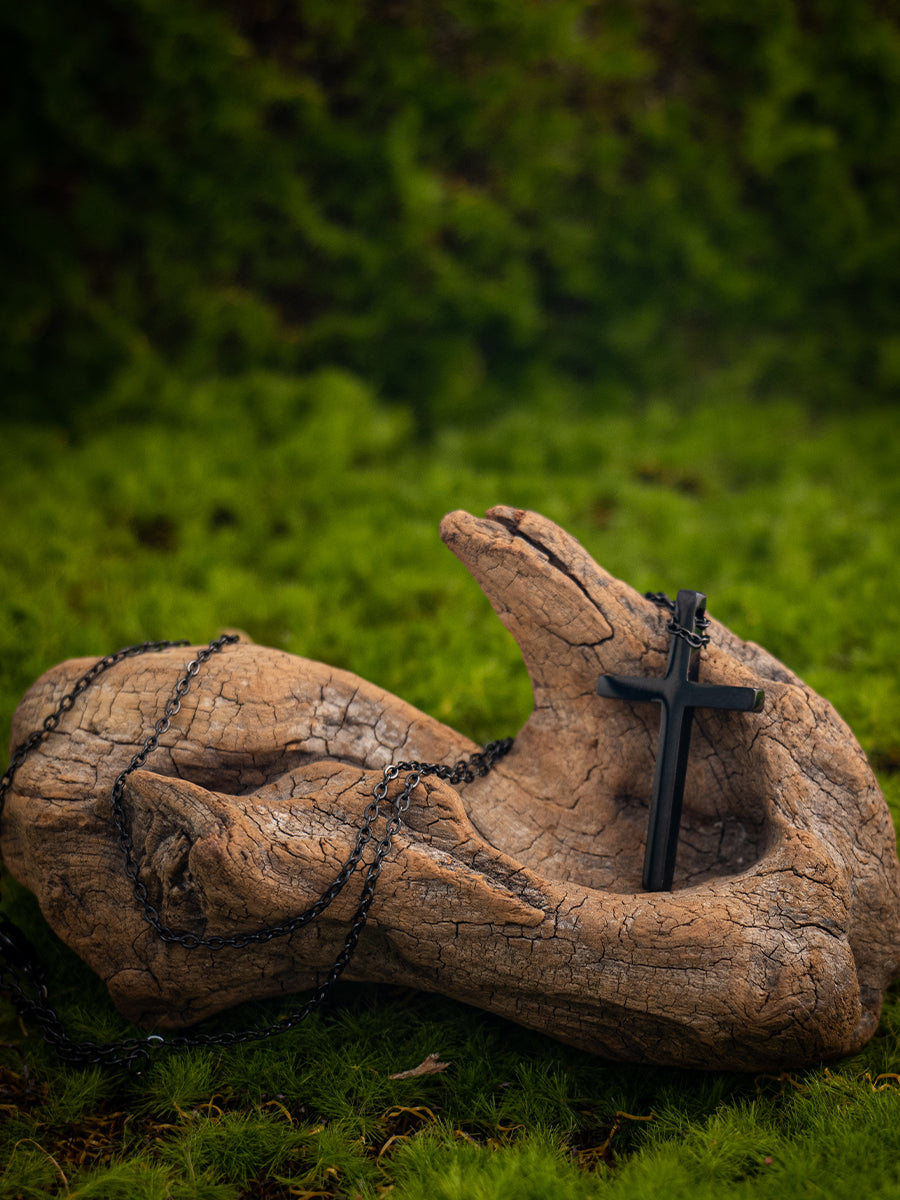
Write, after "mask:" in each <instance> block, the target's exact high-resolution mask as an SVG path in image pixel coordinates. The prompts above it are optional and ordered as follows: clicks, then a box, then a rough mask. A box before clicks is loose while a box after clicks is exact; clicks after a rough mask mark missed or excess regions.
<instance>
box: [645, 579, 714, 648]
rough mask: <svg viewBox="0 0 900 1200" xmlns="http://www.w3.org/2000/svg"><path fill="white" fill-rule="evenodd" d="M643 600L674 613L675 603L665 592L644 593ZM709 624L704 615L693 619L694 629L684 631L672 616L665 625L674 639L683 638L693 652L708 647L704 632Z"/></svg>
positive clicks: (706, 636) (706, 634)
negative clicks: (691, 647) (650, 601)
mask: <svg viewBox="0 0 900 1200" xmlns="http://www.w3.org/2000/svg"><path fill="white" fill-rule="evenodd" d="M644 599H645V600H652V601H653V603H654V604H658V605H659V607H660V608H666V609H668V610H669V612H670V613H674V612H675V601H674V600H672V599H671V598H670V597H669V596H667V595H666V593H665V592H644ZM709 623H710V622H709V617H707V616H705V615H704V616H697V617H696V619H695V629H686V628H685V627H684V625H679V624H678V622H677V621H676V620H675V618H674V616H673V617H672V618H671V619H670V621H669V623H668V625H666V629H667V630H668V632H669V633H673V634H674V635H675V636H676V637H680V638H683V639H684V641H686V642H687V644H688V645H689V646H693V648H694V649H695V650H700V649H702V648H703V647H704V646H708V645H709V634H708V633H706V632H705V630H707V629H708V628H709ZM696 629H699V630H700V631H701V632H700V633H697V632H696Z"/></svg>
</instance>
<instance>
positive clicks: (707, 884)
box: [2, 508, 900, 1070]
mask: <svg viewBox="0 0 900 1200" xmlns="http://www.w3.org/2000/svg"><path fill="white" fill-rule="evenodd" d="M442 535H443V537H444V540H445V541H446V542H447V544H448V545H449V546H450V548H451V549H452V550H453V551H454V553H455V554H456V555H457V556H458V557H459V558H460V559H461V560H462V561H463V562H464V563H465V564H466V566H467V567H468V568H469V569H470V571H471V572H472V574H473V575H474V576H475V578H476V579H477V580H478V582H479V583H480V584H481V586H482V588H483V589H484V591H485V592H486V594H487V595H488V597H489V599H490V600H491V602H492V604H493V605H494V608H495V609H496V611H497V613H498V615H499V617H500V619H501V620H502V621H503V623H504V624H505V625H506V626H507V628H508V629H509V630H510V631H511V632H512V634H513V636H514V637H515V638H516V640H517V641H518V643H519V645H520V647H521V649H522V654H523V658H524V660H525V663H526V666H527V668H528V670H529V673H530V675H531V680H532V684H533V687H534V696H535V707H534V711H533V713H532V715H531V716H530V717H529V719H528V721H527V722H526V724H525V726H524V728H523V729H522V731H521V732H520V734H519V735H518V737H517V739H516V744H515V747H514V749H513V751H512V752H511V753H510V755H509V756H508V757H507V758H505V759H503V760H502V761H501V762H500V763H499V764H498V765H497V766H496V767H495V769H494V771H493V772H492V773H491V775H490V776H488V777H487V778H484V779H479V780H476V781H475V782H473V783H471V784H469V785H465V786H461V787H460V788H459V789H454V788H452V787H450V786H449V785H447V784H445V783H441V782H439V781H435V780H433V779H428V780H425V781H423V782H422V783H421V784H420V785H419V787H418V788H417V789H416V790H415V792H414V794H413V803H412V806H411V808H410V811H409V813H408V816H407V822H406V824H405V826H404V829H403V830H402V832H401V833H400V834H399V835H398V836H397V838H396V839H395V843H394V846H393V849H392V851H391V854H390V855H389V857H388V858H387V859H386V860H385V863H384V867H383V870H382V873H381V877H380V880H379V885H378V889H377V893H376V898H375V901H374V903H373V906H372V910H371V914H370V920H369V924H368V926H367V928H366V930H365V932H364V933H363V936H362V938H361V939H360V943H359V948H358V951H357V954H356V956H355V957H354V959H353V961H352V963H351V966H350V968H348V971H347V976H346V977H347V978H356V979H367V980H379V981H390V982H395V983H404V984H409V985H411V986H414V987H418V988H424V989H427V990H434V991H440V992H443V993H445V994H447V995H450V996H454V997H456V998H458V999H460V1000H463V1001H465V1002H467V1003H470V1004H474V1005H478V1006H480V1007H482V1008H486V1009H489V1010H490V1011H492V1012H496V1013H499V1014H502V1015H504V1016H507V1017H509V1018H511V1019H512V1020H515V1021H519V1022H521V1023H522V1024H525V1025H528V1026H530V1027H532V1028H536V1029H541V1030H543V1031H545V1032H547V1033H549V1034H551V1035H552V1036H555V1037H558V1038H560V1039H562V1040H564V1041H567V1042H570V1043H571V1044H573V1045H576V1046H580V1047H583V1048H584V1049H586V1050H590V1051H593V1052H597V1053H602V1054H605V1055H608V1056H610V1057H613V1058H619V1059H626V1060H639V1061H646V1062H654V1063H663V1064H679V1065H689V1066H713V1065H714V1066H717V1067H732V1068H737V1069H745V1070H759V1069H770V1068H781V1067H784V1066H786V1065H793V1064H798V1063H803V1062H809V1061H813V1060H815V1059H818V1058H821V1057H823V1056H829V1055H833V1054H838V1053H845V1052H849V1051H851V1050H854V1049H856V1048H857V1047H859V1046H861V1045H862V1044H863V1043H864V1042H865V1041H866V1040H867V1038H868V1037H869V1036H870V1035H871V1033H872V1032H873V1031H874V1029H875V1027H876V1025H877V1021H878V1015H879V1012H880V1006H881V998H882V995H883V991H884V989H885V988H886V986H887V985H888V984H889V983H890V981H891V980H892V979H894V978H896V976H897V974H898V973H900V867H898V863H897V857H896V849H895V838H894V831H893V828H892V825H891V822H890V818H889V815H888V811H887V808H886V805H885V804H884V800H883V798H882V797H881V794H880V792H879V790H878V787H877V785H876V782H875V780H874V777H873V775H872V772H871V771H870V769H869V767H868V765H867V763H866V761H865V758H864V756H863V754H862V751H861V750H860V749H859V747H858V745H857V744H856V742H855V741H854V740H853V737H852V735H851V734H850V731H849V730H848V729H847V727H846V726H845V725H844V724H843V722H842V721H841V720H840V718H839V717H838V716H837V714H836V713H835V712H834V710H833V709H832V708H831V707H830V706H829V705H828V704H827V703H826V702H825V701H824V700H822V699H821V698H820V697H818V696H816V695H815V694H814V693H813V692H812V691H811V690H810V689H809V688H807V687H806V686H805V685H804V684H803V683H802V682H801V681H800V680H799V679H797V678H796V676H794V675H793V674H791V672H790V671H788V670H787V669H786V668H785V667H783V666H782V665H781V664H780V663H778V662H777V661H776V660H775V659H773V658H772V657H771V656H770V655H768V654H767V653H766V652H765V651H764V650H762V649H761V648H760V647H758V646H754V645H753V644H751V643H745V642H742V641H740V640H739V639H738V638H736V637H735V636H734V635H733V634H731V633H730V632H729V631H728V630H727V629H725V628H724V627H723V626H721V625H718V624H717V623H715V622H713V626H712V628H711V630H710V633H711V637H712V643H711V645H710V646H709V647H708V649H707V650H705V651H704V653H703V657H702V665H701V678H702V679H703V681H704V682H714V683H726V684H732V685H734V684H738V685H756V686H762V687H764V688H765V690H766V707H765V709H764V711H763V713H762V714H760V715H759V716H750V715H748V714H744V713H734V712H715V711H703V710H698V712H697V716H696V719H695V733H694V739H693V743H692V752H691V765H690V770H689V776H688V780H687V785H686V793H685V811H684V818H683V822H682V835H681V841H680V847H679V856H678V865H677V870H676V878H675V885H674V890H673V891H672V892H670V893H654V894H645V893H642V892H641V891H640V890H639V888H640V873H641V862H642V857H643V848H644V840H645V837H646V825H647V813H648V805H649V795H650V786H651V780H652V776H653V761H654V750H655V742H656V724H657V721H658V717H657V710H656V708H655V707H653V706H651V705H646V704H643V705H641V704H626V703H622V702H619V701H614V700H605V699H601V698H600V697H598V696H597V695H596V691H595V687H596V680H597V676H598V675H599V674H601V673H616V674H628V675H654V674H656V675H660V674H662V673H663V671H664V669H665V662H666V657H667V648H668V634H667V632H666V629H665V625H666V618H665V616H664V614H661V613H660V610H659V609H658V608H657V607H656V606H655V605H653V604H652V603H650V602H649V601H646V600H644V599H643V598H642V597H641V596H639V595H637V593H635V592H634V591H632V589H631V588H629V587H627V586H626V585H625V584H623V583H621V582H619V581H618V580H615V579H614V578H613V577H612V576H610V575H608V574H607V573H606V572H605V571H603V570H602V569H601V568H600V567H598V566H597V565H596V564H595V563H594V562H593V561H592V560H591V558H590V557H589V556H588V555H587V554H586V553H585V551H584V550H583V548H582V547H581V546H580V545H579V544H578V543H577V542H576V541H574V539H572V538H571V537H569V536H568V535H567V534H566V533H564V532H563V531H562V530H561V529H559V528H558V527H557V526H555V525H553V524H552V523H551V522H550V521H547V520H546V519H545V518H543V517H540V516H538V515H537V514H534V513H525V512H521V511H519V510H513V509H508V508H496V509H492V510H491V511H490V512H489V513H488V515H487V518H486V519H484V520H479V519H476V518H474V517H472V516H469V515H468V514H466V513H452V514H450V516H448V517H447V518H445V520H444V523H443V525H442ZM185 655H186V652H185V651H181V650H169V651H164V652H162V653H159V654H153V655H147V656H144V657H142V658H138V659H133V660H129V661H128V662H126V663H122V664H120V665H119V666H117V667H115V668H113V669H112V670H111V671H109V672H108V674H107V675H105V676H103V677H101V679H100V680H99V681H98V682H97V684H96V685H95V686H94V687H93V688H91V689H90V690H89V691H88V692H86V693H85V694H84V696H83V697H82V698H81V700H80V701H79V705H78V708H77V710H76V711H73V712H72V713H70V714H68V716H67V717H66V718H65V719H64V721H63V723H62V724H61V726H60V729H61V732H60V733H59V734H57V735H54V736H52V737H50V738H49V739H48V740H47V741H46V742H45V743H44V744H43V745H42V746H41V747H40V749H39V750H37V751H35V753H34V754H33V756H32V757H31V758H30V759H29V761H28V762H27V763H26V764H25V766H23V767H22V769H21V770H20V772H19V774H18V776H17V777H16V780H15V785H14V789H13V791H12V792H11V794H10V796H9V798H8V804H7V812H6V815H5V818H4V824H3V830H2V832H3V847H4V859H5V861H6V863H7V865H8V866H9V868H10V870H11V871H12V872H13V874H14V875H15V876H16V877H17V878H18V879H20V880H21V881H22V882H23V883H24V884H25V885H26V886H28V887H30V888H31V889H32V890H33V891H35V892H36V893H37V895H38V897H39V899H40V902H41V906H42V909H43V911H44V913H45V914H46V916H47V919H48V921H49V922H50V924H51V926H52V927H53V928H54V929H55V930H56V931H57V932H58V933H59V935H60V936H61V937H62V938H63V939H64V940H65V941H66V942H67V943H68V944H69V945H71V946H72V947H73V948H74V949H75V950H76V951H77V952H78V953H79V954H80V955H81V956H82V957H83V958H84V959H85V960H86V961H87V962H88V963H90V964H91V965H92V967H93V968H94V969H95V970H96V971H98V973H99V974H101V975H102V977H103V978H104V979H105V980H106V981H107V983H108V985H109V988H110V992H111V994H112V996H113V998H114V1000H115V1002H116V1004H117V1005H118V1007H119V1008H120V1009H121V1010H122V1011H123V1012H124V1013H125V1014H126V1015H127V1016H129V1017H131V1018H132V1019H135V1020H138V1021H141V1022H144V1023H156V1024H158V1025H161V1026H164V1027H169V1028H176V1027H180V1026H183V1025H185V1024H190V1023H192V1022H194V1021H196V1020H199V1019H200V1018H202V1017H205V1016H208V1015H210V1014H212V1013H214V1012H217V1011H219V1010H220V1009H222V1008H224V1007H226V1006H228V1005H231V1004H234V1003H236V1002H238V1001H241V1000H244V999H249V998H259V997H263V996H270V995H277V994H281V993H284V992H288V991H295V990H299V989H303V988H306V987H309V986H311V985H313V984H315V983H316V982H318V980H319V979H320V978H321V977H322V975H323V973H324V972H325V971H327V969H328V967H329V966H330V964H331V962H332V960H333V959H334V957H335V954H336V953H337V951H338V949H339V948H340V946H341V944H342V941H343V938H344V935H345V932H346V929H347V926H348V924H349V922H350V921H351V920H352V917H353V913H354V912H355V909H356V905H357V902H358V893H359V887H360V886H361V879H362V876H361V873H358V874H357V875H356V876H355V877H354V879H352V880H351V881H350V883H349V884H348V885H347V887H346V888H345V889H344V891H343V892H342V893H341V895H340V896H339V897H338V898H337V899H336V900H335V901H334V903H333V904H332V905H331V906H330V907H329V909H328V910H327V911H326V912H325V913H324V914H323V916H322V917H321V918H320V919H319V920H318V921H316V922H315V923H313V924H312V925H310V926H307V927H306V928H304V929H303V930H301V931H298V932H295V933H294V934H292V935H291V936H289V937H285V938H278V939H274V940H272V941H270V942H268V943H266V944H265V945H262V946H251V947H248V948H246V949H243V950H235V949H225V950H220V951H209V950H205V949H196V950H192V951H189V950H186V949H184V948H182V947H180V946H177V945H176V946H173V945H170V944H166V943H163V942H160V941H159V940H158V939H157V938H156V936H155V935H154V933H153V931H152V930H151V929H150V928H149V927H148V926H147V925H146V923H145V922H144V920H143V918H142V916H141V913H140V911H139V909H138V908H137V907H136V905H135V902H134V900H133V897H132V896H131V890H130V885H129V884H128V882H127V880H126V879H125V877H124V875H123V874H122V863H121V852H120V851H119V850H118V848H117V847H116V845H115V841H114V839H113V838H112V837H111V836H110V823H109V822H110V813H109V799H108V795H109V788H110V786H111V783H112V781H113V779H114V778H115V775H116V774H117V773H118V772H119V771H120V770H121V769H122V767H123V766H124V765H125V763H127V761H128V760H129V758H130V756H131V754H132V753H133V752H134V749H135V748H136V747H137V746H138V745H139V744H140V742H141V741H142V740H143V738H144V737H145V736H146V734H147V732H148V730H149V729H151V728H152V726H153V723H154V721H155V720H156V719H157V717H158V715H159V713H160V711H161V709H162V706H163V704H164V703H165V699H166V698H167V697H168V695H169V694H170V693H171V689H172V686H173V683H174V680H175V679H177V677H178V674H179V672H180V670H181V669H182V666H183V662H184V660H185ZM88 665H89V663H88V662H86V661H84V660H76V661H72V662H69V663H64V664H62V666H60V667H57V668H55V669H54V670H53V671H51V672H49V673H48V674H47V675H45V676H43V677H42V679H40V680H39V681H38V682H37V683H36V684H35V685H34V687H33V688H32V689H31V690H30V691H29V693H28V695H27V696H26V697H25V698H24V700H23V701H22V704H21V706H20V708H19V710H18V712H17V714H16V719H15V725H14V730H13V739H14V742H18V741H19V740H21V739H22V738H23V737H24V736H25V735H26V734H27V733H28V732H29V731H30V730H31V729H32V728H36V727H38V726H39V725H40V723H41V721H42V720H43V718H44V716H45V715H46V714H47V713H48V712H50V711H52V709H53V707H54V705H55V704H56V703H57V702H58V700H59V698H60V697H61V696H62V695H64V694H65V692H66V691H67V690H68V688H70V687H71V685H72V683H73V682H74V680H75V679H76V678H78V676H79V675H80V674H81V673H83V671H84V670H85V669H86V667H87V666H88ZM474 748H475V747H474V746H473V745H472V743H471V742H469V741H468V740H467V739H466V738H464V737H463V736H462V735H460V734H457V733H455V732H454V731H453V730H451V729H449V728H447V727H446V726H444V725H441V724H440V723H439V722H437V721H434V720H433V719H432V718H430V717H427V716H425V715H424V714H423V713H420V712H418V711H417V710H415V709H413V708H411V707H410V706H409V705H407V704H405V703H404V702H403V701H402V700H399V699H397V698H396V697H393V696H390V695H389V694H387V693H384V692H382V691H381V690H380V689H378V688H376V687H374V686H373V685H372V684H368V683H366V682H365V681H363V680H361V679H359V678H357V677H356V676H353V675H351V674H349V673H347V672H343V671H338V670H334V669H332V668H329V667H326V666H323V665H322V664H319V663H313V662H309V661H307V660H304V659H300V658H296V657H294V656H291V655H287V654H283V653H280V652H278V651H275V650H267V649H265V648H263V647H258V646H253V645H249V644H246V643H244V644H239V645H237V646H234V647H230V648H227V649H226V650H225V651H223V652H222V654H221V655H218V656H216V658H215V659H214V660H213V661H211V662H210V663H209V664H208V665H207V667H206V669H205V670H204V672H203V673H202V674H201V676H200V677H199V678H198V679H197V680H196V682H195V684H194V686H193V687H192V689H191V691H190V692H189V693H188V695H187V696H186V697H185V700H184V702H183V706H182V711H181V713H180V714H179V715H178V717H177V718H176V720H175V721H174V722H173V724H172V728H171V730H170V732H169V734H168V735H167V740H166V744H165V746H163V747H161V748H160V749H159V751H158V752H156V754H155V755H154V756H153V758H152V759H151V760H150V762H149V763H148V767H149V768H151V769H149V770H144V771H140V772H136V773H135V774H133V775H132V776H131V777H130V779H129V783H128V787H127V791H126V804H127V808H128V813H129V820H130V822H131V830H132V836H133V838H134V843H135V852H136V857H137V858H138V859H139V861H140V862H141V877H142V879H143V880H144V881H145V882H146V885H147V887H148V889H149V891H150V895H151V900H152V901H153V903H154V904H156V905H157V907H158V908H159V909H160V912H161V915H162V918H163V920H164V921H165V922H166V923H167V924H169V925H171V926H173V927H176V928H179V929H185V930H189V931H191V932H194V933H200V934H214V933H221V934H226V935H227V934H229V933H232V932H241V931H251V930H253V929H256V928H259V927H261V926H265V925H269V924H272V923H276V922H281V921H284V920H288V919H289V918H290V917H291V916H293V915H295V914H296V913H297V912H298V911H301V910H302V909H303V908H305V907H306V906H308V905H309V904H310V903H311V902H312V901H313V900H315V899H317V898H318V896H319V895H320V894H321V893H322V892H323V891H324V890H325V889H326V888H327V887H328V885H329V883H330V882H331V880H332V879H333V878H334V876H335V874H336V872H337V870H338V867H339V864H340V862H341V861H342V860H343V859H344V858H345V857H346V855H347V853H348V852H349V850H350V848H351V846H352V844H353V841H354V839H355V835H356V830H357V829H358V828H359V825H360V822H361V820H362V814H363V810H364V809H365V807H366V805H367V804H368V802H369V800H370V798H371V793H372V787H373V786H374V783H375V782H377V780H378V779H380V777H381V775H380V768H381V767H382V766H384V765H385V764H387V763H389V762H391V761H394V760H399V759H421V760H428V761H445V762H452V761H455V760H456V759H457V758H460V757H462V756H464V755H466V754H468V753H470V752H471V751H472V750H473V749H474ZM368 857H369V858H371V848H370V850H369V851H368ZM360 871H361V869H360Z"/></svg>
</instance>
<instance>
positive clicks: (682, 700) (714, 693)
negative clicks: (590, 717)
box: [597, 589, 765, 892]
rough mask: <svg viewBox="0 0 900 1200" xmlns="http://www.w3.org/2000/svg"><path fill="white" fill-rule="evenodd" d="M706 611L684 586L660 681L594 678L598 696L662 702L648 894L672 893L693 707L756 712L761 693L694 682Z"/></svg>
mask: <svg viewBox="0 0 900 1200" xmlns="http://www.w3.org/2000/svg"><path fill="white" fill-rule="evenodd" d="M705 615H706V596H704V594H703V593H702V592H692V591H688V590H686V589H683V590H682V591H680V592H679V593H678V598H677V599H676V601H675V612H674V615H673V618H672V620H671V621H670V622H669V630H670V632H671V633H672V643H671V646H670V648H669V663H668V667H667V668H666V673H665V675H664V676H663V677H662V678H661V679H659V678H650V679H646V678H632V677H627V676H622V675H601V676H600V678H599V679H598V680H597V695H598V696H604V697H606V698H608V699H615V700H629V701H631V702H641V701H648V700H652V701H654V702H656V703H657V704H659V705H660V706H661V712H660V720H659V743H658V747H657V752H656V772H655V775H654V779H653V796H652V799H651V801H650V821H649V827H648V830H647V848H646V851H645V854H644V874H643V885H644V890H645V891H648V892H663V891H671V888H672V877H673V875H674V872H675V856H676V853H677V850H678V830H679V827H680V824H681V809H682V803H683V800H684V781H685V776H686V774H687V763H688V752H689V750H690V745H691V725H692V723H693V719H694V709H695V708H723V709H736V710H739V711H741V712H759V711H760V709H761V708H762V705H763V699H764V696H765V693H764V692H762V691H759V690H758V689H757V688H752V687H725V686H720V685H716V684H701V683H698V682H697V675H698V672H699V667H700V648H701V646H702V645H703V642H704V639H703V636H702V630H703V629H704V628H705V626H706V620H705Z"/></svg>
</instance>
